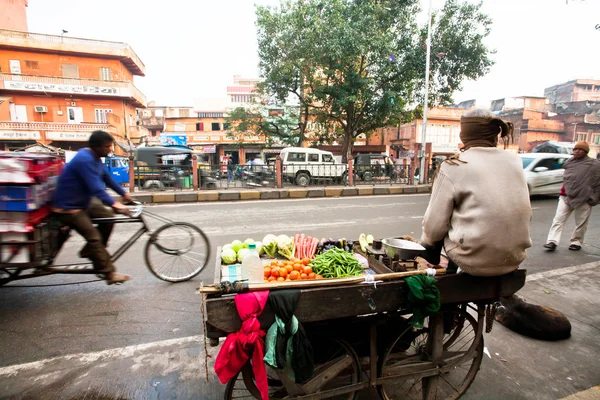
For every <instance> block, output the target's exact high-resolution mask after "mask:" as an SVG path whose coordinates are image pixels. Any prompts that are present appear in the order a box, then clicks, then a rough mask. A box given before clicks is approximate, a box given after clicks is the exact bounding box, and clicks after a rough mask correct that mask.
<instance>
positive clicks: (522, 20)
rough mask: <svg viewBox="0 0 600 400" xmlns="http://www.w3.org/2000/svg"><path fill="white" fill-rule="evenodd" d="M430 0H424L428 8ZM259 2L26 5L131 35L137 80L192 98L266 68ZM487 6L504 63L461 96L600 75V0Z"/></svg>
mask: <svg viewBox="0 0 600 400" xmlns="http://www.w3.org/2000/svg"><path fill="white" fill-rule="evenodd" d="M428 1H429V0H421V2H422V6H423V9H424V10H426V9H427V6H428ZM432 2H433V7H434V8H439V7H441V6H442V4H443V0H432ZM255 4H260V5H277V4H279V0H169V1H162V2H160V1H158V0H150V1H149V0H102V1H98V0H29V7H28V10H27V15H28V21H29V30H30V31H31V32H36V33H47V34H56V35H59V34H60V33H61V32H62V30H63V29H64V30H67V31H68V34H67V36H73V37H82V38H89V39H97V40H110V41H119V42H126V43H128V44H129V45H131V46H132V48H133V49H134V51H135V52H136V53H137V55H138V56H139V57H140V58H141V59H142V61H143V62H144V64H145V65H146V76H145V77H136V79H135V85H136V86H137V87H138V88H139V89H140V90H141V91H142V92H143V93H144V94H145V95H146V98H147V99H148V101H150V100H154V101H156V104H157V105H168V106H191V105H193V104H194V101H195V99H207V98H215V97H225V95H226V88H227V85H231V84H232V83H233V75H242V76H251V77H254V76H258V55H257V48H258V45H257V42H256V27H255V25H254V23H255V13H254V10H255ZM483 11H484V12H486V13H487V14H488V15H489V16H490V17H491V18H492V20H493V21H494V24H493V26H492V33H491V35H490V36H489V37H488V39H487V44H488V45H489V47H490V48H492V49H494V50H495V51H496V54H494V55H493V59H494V60H495V62H496V63H495V65H494V66H493V67H492V68H491V71H490V73H489V74H487V75H486V76H484V77H483V78H480V79H479V80H477V81H476V82H473V81H467V82H464V85H463V89H462V90H461V91H460V92H457V93H455V96H454V100H455V102H457V103H458V102H460V101H463V100H469V99H476V100H477V104H478V105H479V106H484V107H487V106H488V105H489V102H490V101H491V100H494V99H499V98H504V97H516V96H523V95H529V96H542V95H543V92H544V88H546V87H549V86H552V85H555V84H558V83H562V82H566V81H568V80H572V79H576V78H594V79H600V51H599V49H600V30H597V29H596V28H595V27H596V25H598V24H600V0H483ZM420 19H421V20H423V21H424V20H425V19H426V18H425V13H423V15H422V16H421V17H420ZM599 29H600V26H599ZM423 73H425V67H424V66H423Z"/></svg>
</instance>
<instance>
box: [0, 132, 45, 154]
mask: <svg viewBox="0 0 600 400" xmlns="http://www.w3.org/2000/svg"><path fill="white" fill-rule="evenodd" d="M41 139H42V134H41V132H40V131H13V130H0V150H3V151H15V150H18V149H22V148H24V147H27V146H30V145H32V144H35V143H36V142H38V141H40V140H41Z"/></svg>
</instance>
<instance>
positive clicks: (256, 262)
mask: <svg viewBox="0 0 600 400" xmlns="http://www.w3.org/2000/svg"><path fill="white" fill-rule="evenodd" d="M242 277H243V279H247V280H248V282H250V283H263V282H264V279H265V278H264V267H263V264H262V261H261V260H260V256H259V255H258V251H256V244H254V243H252V244H249V245H248V253H246V255H245V256H244V258H243V259H242Z"/></svg>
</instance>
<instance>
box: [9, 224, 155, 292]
mask: <svg viewBox="0 0 600 400" xmlns="http://www.w3.org/2000/svg"><path fill="white" fill-rule="evenodd" d="M155 217H156V216H155ZM160 219H162V218H160ZM92 223H94V224H98V225H99V224H109V223H112V224H127V223H141V224H142V226H141V227H140V229H139V230H137V231H136V232H135V233H134V234H133V235H132V236H131V237H130V238H129V239H128V240H127V241H126V242H125V243H123V244H122V245H121V246H120V247H119V248H118V249H117V250H116V251H115V252H114V253H113V254H111V261H112V262H116V261H117V260H118V259H119V258H120V257H121V256H122V255H123V254H125V252H126V251H127V250H129V249H130V248H131V246H133V244H134V243H135V242H137V240H138V239H139V238H141V237H142V236H143V235H144V234H145V233H151V230H150V227H149V226H148V224H147V222H146V221H145V219H144V218H143V216H142V215H139V216H137V217H132V218H124V217H110V218H94V219H92ZM48 229H50V232H49V234H50V235H52V234H56V232H52V228H48ZM70 230H71V228H68V231H67V232H65V233H64V235H65V237H64V240H61V239H62V238H59V242H58V244H57V248H56V249H51V250H50V251H51V252H52V255H50V256H47V258H44V259H41V260H39V261H34V262H25V263H16V262H11V260H12V259H13V258H14V256H15V254H16V253H18V252H19V251H20V250H21V249H23V248H26V249H27V248H28V246H37V245H40V246H42V248H43V247H44V246H50V245H49V244H48V239H47V237H42V238H41V239H40V240H27V241H22V242H0V249H1V248H2V246H11V247H12V248H13V254H12V255H9V256H8V258H7V259H5V260H3V259H0V270H4V271H5V272H6V273H8V274H9V277H7V278H5V279H8V280H9V281H13V280H20V279H27V278H33V277H39V276H44V275H52V274H97V273H98V272H97V271H96V270H94V269H92V268H90V266H92V262H91V261H85V262H79V263H68V264H60V265H54V260H55V258H56V256H57V255H58V253H59V252H60V250H61V248H62V246H63V245H64V243H65V242H66V241H67V240H68V238H69V236H70ZM27 269H35V271H33V272H32V273H30V274H26V275H20V273H21V272H22V271H24V270H27ZM10 270H13V271H12V272H11V271H10Z"/></svg>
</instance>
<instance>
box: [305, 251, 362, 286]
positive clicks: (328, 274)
mask: <svg viewBox="0 0 600 400" xmlns="http://www.w3.org/2000/svg"><path fill="white" fill-rule="evenodd" d="M309 266H310V267H312V270H313V272H314V273H315V274H317V275H322V276H323V278H347V277H350V276H358V275H360V274H361V273H362V272H363V271H364V268H363V267H362V266H361V265H360V263H359V262H358V260H357V259H356V258H355V257H354V255H353V254H352V253H349V252H347V251H344V250H342V249H339V248H337V247H334V248H332V249H330V250H327V251H326V252H325V253H322V254H319V255H318V256H316V257H315V258H314V259H313V260H312V261H311V262H310V264H309Z"/></svg>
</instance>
